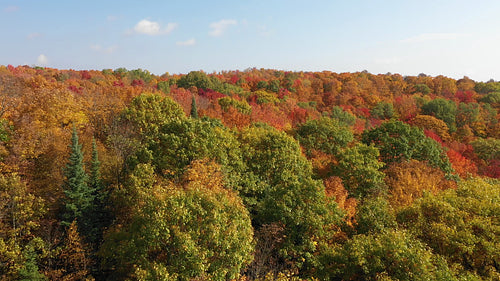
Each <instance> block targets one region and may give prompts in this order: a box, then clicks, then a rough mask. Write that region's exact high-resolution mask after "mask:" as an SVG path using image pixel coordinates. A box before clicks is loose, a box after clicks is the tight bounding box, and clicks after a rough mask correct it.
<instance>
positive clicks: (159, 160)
mask: <svg viewBox="0 0 500 281" xmlns="http://www.w3.org/2000/svg"><path fill="white" fill-rule="evenodd" d="M238 146H239V144H238V142H237V140H236V139H235V137H234V136H233V135H232V134H231V133H230V132H229V131H228V130H227V129H226V128H224V127H223V125H222V124H220V122H218V121H215V120H210V119H174V120H171V121H170V122H168V123H165V124H163V126H162V127H161V128H160V129H159V131H158V133H157V138H155V139H154V140H153V141H151V142H147V143H146V144H145V146H144V147H143V148H141V150H140V151H139V153H138V155H137V156H136V159H137V161H138V162H142V163H147V162H151V163H152V164H153V165H154V167H155V169H156V171H157V172H158V173H159V174H162V175H164V176H167V177H169V176H174V177H178V176H180V175H181V174H182V173H183V172H184V169H185V168H186V166H187V165H189V164H190V163H191V162H192V161H193V160H196V159H213V160H215V161H216V162H217V163H219V164H221V165H222V166H223V167H224V168H223V169H224V172H225V173H226V175H228V179H229V180H230V181H231V180H233V178H236V177H238V174H237V173H236V174H235V173H234V172H235V170H239V169H240V168H239V166H240V165H242V162H241V154H240V153H239V151H240V150H239V148H238ZM231 183H233V181H231Z"/></svg>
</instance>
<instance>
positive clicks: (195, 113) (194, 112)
mask: <svg viewBox="0 0 500 281" xmlns="http://www.w3.org/2000/svg"><path fill="white" fill-rule="evenodd" d="M190 116H191V118H195V119H197V118H198V108H197V107H196V98H195V97H194V95H193V98H192V100H191V114H190Z"/></svg>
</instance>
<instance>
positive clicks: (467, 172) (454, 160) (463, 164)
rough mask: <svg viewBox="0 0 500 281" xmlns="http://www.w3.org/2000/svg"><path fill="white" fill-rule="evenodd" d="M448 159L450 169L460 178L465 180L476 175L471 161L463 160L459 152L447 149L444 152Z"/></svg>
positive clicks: (475, 167)
mask: <svg viewBox="0 0 500 281" xmlns="http://www.w3.org/2000/svg"><path fill="white" fill-rule="evenodd" d="M446 155H448V158H449V159H450V163H451V167H452V168H453V169H454V170H455V172H457V173H458V175H460V177H462V178H465V177H467V176H475V175H476V174H477V166H476V164H474V162H472V161H471V160H469V159H467V158H465V157H464V156H463V155H462V154H460V153H459V152H457V151H455V150H453V149H449V150H448V151H447V152H446Z"/></svg>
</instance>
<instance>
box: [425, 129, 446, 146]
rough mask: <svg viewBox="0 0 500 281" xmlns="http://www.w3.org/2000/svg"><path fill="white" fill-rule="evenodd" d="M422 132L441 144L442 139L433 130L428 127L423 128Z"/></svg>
mask: <svg viewBox="0 0 500 281" xmlns="http://www.w3.org/2000/svg"><path fill="white" fill-rule="evenodd" d="M424 134H425V135H426V136H427V137H429V138H431V139H433V140H435V141H437V142H439V143H440V144H441V145H443V140H442V139H441V138H440V137H439V136H438V135H437V134H436V133H434V132H433V131H431V130H428V129H425V130H424Z"/></svg>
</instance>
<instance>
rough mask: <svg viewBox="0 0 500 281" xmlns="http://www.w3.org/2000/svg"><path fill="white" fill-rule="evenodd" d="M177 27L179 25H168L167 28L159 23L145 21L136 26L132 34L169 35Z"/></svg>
mask: <svg viewBox="0 0 500 281" xmlns="http://www.w3.org/2000/svg"><path fill="white" fill-rule="evenodd" d="M177 26H178V24H177V23H168V24H167V25H166V26H164V27H162V26H161V25H160V23H158V22H155V21H150V20H147V19H143V20H141V21H139V22H138V23H137V24H136V25H135V26H134V29H133V32H132V33H136V34H146V35H161V34H169V33H170V32H172V31H173V30H174V29H176V28H177Z"/></svg>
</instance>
